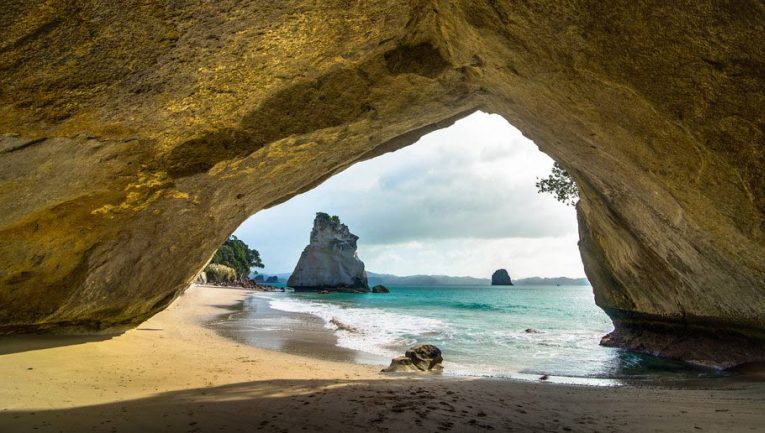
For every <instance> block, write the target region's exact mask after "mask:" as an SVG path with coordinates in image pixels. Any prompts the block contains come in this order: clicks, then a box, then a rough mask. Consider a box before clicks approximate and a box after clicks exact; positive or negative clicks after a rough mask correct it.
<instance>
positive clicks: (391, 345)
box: [269, 298, 447, 357]
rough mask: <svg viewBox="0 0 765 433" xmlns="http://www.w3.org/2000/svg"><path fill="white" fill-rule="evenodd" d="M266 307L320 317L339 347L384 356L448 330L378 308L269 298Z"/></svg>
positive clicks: (441, 324)
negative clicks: (419, 339) (423, 336)
mask: <svg viewBox="0 0 765 433" xmlns="http://www.w3.org/2000/svg"><path fill="white" fill-rule="evenodd" d="M269 306H270V307H271V308H273V309H274V310H280V311H286V312H291V313H304V314H311V315H313V316H317V317H320V318H321V319H322V320H323V321H324V327H325V328H327V329H330V330H332V331H334V333H335V335H336V336H337V340H338V341H337V345H338V346H340V347H344V348H346V349H352V350H358V351H362V352H367V353H372V354H375V355H380V356H386V357H393V356H397V355H400V354H401V349H402V348H406V347H408V346H411V345H413V344H415V343H417V336H421V335H427V334H433V333H441V332H444V331H445V330H446V329H447V324H446V323H444V322H442V321H441V320H438V319H432V318H426V317H418V316H413V315H407V314H403V313H398V312H392V311H386V310H382V309H379V308H354V307H347V306H343V305H337V304H330V303H325V302H321V301H314V300H303V299H295V298H289V299H285V298H278V299H275V298H270V299H269ZM338 323H339V324H340V326H338Z"/></svg>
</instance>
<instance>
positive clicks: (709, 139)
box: [0, 0, 765, 362]
mask: <svg viewBox="0 0 765 433" xmlns="http://www.w3.org/2000/svg"><path fill="white" fill-rule="evenodd" d="M0 22H1V23H3V25H2V26H0V72H2V73H0V330H1V332H19V331H36V330H43V329H47V328H72V327H81V328H86V329H94V328H95V329H99V328H105V327H115V326H131V325H134V324H136V323H139V322H140V321H142V320H144V319H145V318H147V317H149V316H151V315H152V314H154V313H156V312H157V311H159V310H161V309H162V308H164V307H165V306H167V305H168V304H169V303H170V302H171V301H172V300H173V299H174V298H175V297H176V296H177V295H178V294H179V293H181V292H182V291H183V290H184V288H185V287H186V286H187V284H188V283H189V282H191V281H192V280H193V278H194V277H195V275H196V274H197V273H198V271H199V270H201V269H202V267H203V266H204V265H205V263H207V261H208V260H209V259H210V257H211V256H212V254H213V252H214V251H215V249H216V248H217V246H218V245H220V244H221V243H222V242H223V241H224V240H225V239H226V237H227V236H228V235H229V234H230V233H231V232H232V231H233V230H234V229H235V228H236V227H237V226H238V225H239V224H240V223H241V222H242V221H244V220H245V219H246V218H247V217H249V216H250V215H252V214H253V213H255V212H257V211H258V210H261V209H264V208H267V207H269V206H273V205H275V204H277V203H280V202H282V201H284V200H286V199H288V198H289V197H291V196H293V195H295V194H298V193H300V192H302V191H305V190H307V189H309V188H311V187H312V186H313V185H316V184H318V183H320V182H322V181H323V180H324V179H326V178H327V177H329V176H331V175H332V174H333V173H336V172H338V171H340V170H343V169H344V168H346V167H348V166H350V165H351V164H353V163H355V162H357V161H361V160H364V159H368V158H372V157H374V156H376V155H379V154H381V153H384V152H389V151H393V150H396V149H398V148H400V147H402V146H406V145H408V144H411V143H413V142H414V141H415V140H416V139H417V138H418V137H420V136H421V135H423V134H424V133H426V132H429V131H432V130H434V129H438V128H441V127H444V126H446V125H449V124H450V123H451V122H453V121H454V120H455V119H458V118H460V117H462V116H464V115H466V114H467V113H470V112H472V111H474V110H476V109H481V110H484V111H488V112H493V113H498V114H501V115H502V116H504V117H505V118H506V119H507V120H508V121H510V122H511V123H512V124H513V125H515V126H516V127H518V128H519V129H521V130H522V131H523V133H524V134H525V135H527V136H528V137H530V138H532V139H533V140H534V141H535V142H536V143H537V144H538V145H539V148H540V149H541V150H542V151H544V152H546V153H547V154H549V155H550V156H551V157H553V158H554V159H555V160H556V161H557V162H559V163H561V164H562V165H563V167H564V168H565V169H566V170H567V171H568V172H569V173H570V174H571V175H572V176H573V178H574V179H575V180H576V182H577V184H578V186H579V189H580V197H581V201H580V203H579V205H578V209H577V211H578V216H579V221H580V223H579V226H580V238H581V241H580V250H581V253H582V258H583V261H584V266H585V271H586V273H587V276H588V278H589V280H590V281H591V283H592V285H593V288H594V291H595V299H596V302H597V303H598V305H600V306H601V307H602V308H603V309H604V310H605V311H606V312H607V313H608V314H609V315H610V316H611V317H612V318H613V320H614V324H615V326H616V328H617V330H618V332H619V334H617V335H618V336H619V338H613V339H612V340H613V341H614V342H616V343H615V344H621V345H624V346H627V347H632V348H635V349H638V350H644V351H654V352H657V353H659V354H664V355H667V356H679V357H684V358H690V357H693V356H695V355H694V354H693V353H691V352H678V353H676V352H669V351H667V347H670V346H672V345H673V344H674V343H676V342H678V341H681V340H683V339H687V338H692V339H700V338H703V339H709V341H711V342H715V344H705V345H704V347H712V348H713V347H719V350H718V353H717V354H716V355H714V356H716V357H718V361H720V362H723V361H726V362H727V361H732V362H738V361H744V360H755V359H758V358H759V359H762V358H763V357H765V354H763V350H765V349H762V348H763V347H765V344H762V342H763V341H765V315H763V314H762V312H763V311H765V152H763V149H765V132H764V131H765V121H764V120H763V117H762V107H763V106H765V90H764V89H765V72H764V71H765V66H764V65H765V50H763V49H762V47H763V46H765V29H764V28H763V23H764V22H765V8H763V6H762V2H761V1H759V0H740V1H736V2H705V1H700V2H683V3H680V2H602V1H597V0H582V1H575V2H560V1H556V0H543V1H536V2H529V3H521V2H496V1H488V0H471V1H463V0H455V1H445V0H443V1H442V0H406V1H404V0H385V1H382V0H369V1H364V2H358V3H353V2H341V1H333V0H329V1H322V2H303V1H297V0H295V1H293V0H286V1H279V2H273V1H266V0H253V1H247V2H244V1H239V0H222V1H216V2H193V1H186V0H182V1H180V2H167V1H160V0H146V1H141V2H138V1H113V2H94V1H79V2H71V1H66V0H50V1H45V2H43V1H39V0H37V1H35V0H6V1H4V2H3V7H2V8H0ZM499 187H500V186H498V188H499ZM649 328H650V335H653V336H654V337H650V338H649V337H648V334H646V333H645V332H644V331H646V330H647V329H649ZM641 336H642V337H641ZM638 337H640V338H638ZM740 341H748V342H751V343H753V344H752V345H742V344H741V343H739V342H740ZM667 345H669V346H667ZM726 345H727V346H728V347H726ZM731 345H733V346H735V348H741V347H747V348H753V349H745V350H743V351H742V350H730V349H732V348H731V347H730V346H731ZM688 347H692V346H688ZM758 348H759V349H758ZM688 350H689V351H692V349H688ZM704 357H705V358H709V357H712V355H711V354H705V355H704ZM726 357H727V358H729V359H727V360H726V359H724V358H726Z"/></svg>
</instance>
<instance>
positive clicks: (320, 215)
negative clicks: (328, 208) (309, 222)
mask: <svg viewBox="0 0 765 433" xmlns="http://www.w3.org/2000/svg"><path fill="white" fill-rule="evenodd" d="M316 218H317V219H318V220H320V221H324V222H326V223H332V224H340V217H339V216H337V215H332V216H329V214H328V213H326V212H316Z"/></svg>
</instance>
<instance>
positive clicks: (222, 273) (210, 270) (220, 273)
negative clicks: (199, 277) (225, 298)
mask: <svg viewBox="0 0 765 433" xmlns="http://www.w3.org/2000/svg"><path fill="white" fill-rule="evenodd" d="M205 273H206V274H207V281H209V282H211V283H233V282H235V281H236V271H235V270H234V269H233V268H231V267H228V266H226V265H220V264H218V263H210V264H209V265H207V266H206V267H205Z"/></svg>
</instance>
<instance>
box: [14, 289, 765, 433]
mask: <svg viewBox="0 0 765 433" xmlns="http://www.w3.org/2000/svg"><path fill="white" fill-rule="evenodd" d="M249 293H251V291H248V290H239V289H222V288H208V287H199V286H192V287H191V288H189V290H187V291H186V293H185V294H184V295H183V296H181V297H179V298H178V299H177V300H176V301H175V302H174V303H173V304H172V305H171V306H170V307H169V308H168V309H167V310H165V311H163V312H161V313H159V314H157V315H156V316H154V317H153V318H151V319H150V320H148V321H146V322H144V323H143V324H141V325H140V326H139V327H137V328H135V329H133V330H130V331H127V332H125V333H123V334H121V335H118V336H114V337H111V338H109V339H101V340H100V341H88V342H81V341H80V342H77V344H69V345H64V346H58V347H44V346H43V347H41V346H40V345H39V344H38V342H37V341H36V339H35V337H36V336H28V337H26V340H28V341H27V343H28V344H27V348H26V350H25V348H24V347H23V346H24V344H23V343H24V342H23V340H24V339H25V338H17V339H15V343H14V345H13V347H11V346H9V345H7V344H6V340H0V347H4V348H5V349H6V350H4V351H2V352H0V378H2V381H3V383H4V384H7V386H4V387H0V431H3V432H5V431H9V432H26V431H36V432H45V431H50V432H60V431H63V432H79V431H109V432H111V431H128V432H129V431H147V432H153V431H157V432H159V431H163V432H165V431H169V432H175V431H183V432H188V431H198V432H206V431H238V430H259V431H280V432H281V431H296V432H297V431H327V432H329V431H344V432H346V431H364V432H368V431H370V430H372V431H384V429H387V430H389V431H410V430H415V429H416V430H423V431H428V430H429V431H489V430H497V431H506V430H511V429H512V430H515V431H594V430H599V431H633V432H634V431H666V432H679V431H693V432H696V431H698V428H702V429H704V430H706V431H726V432H736V431H742V432H743V431H754V430H757V429H761V428H762V426H763V425H765V414H763V413H762V407H763V406H764V405H765V384H757V383H747V384H740V385H737V386H733V385H730V386H728V387H725V388H724V389H717V388H715V389H664V388H642V387H640V388H636V387H631V386H621V387H611V388H602V387H599V388H595V387H589V386H571V385H561V384H554V383H540V382H524V381H519V380H512V379H476V378H461V377H450V376H444V377H439V376H431V375H382V374H380V373H379V368H378V367H377V366H364V365H359V364H353V363H348V362H345V363H343V362H331V361H323V360H317V359H313V358H306V357H301V356H295V355H290V354H287V353H283V352H276V351H269V350H265V349H259V348H256V347H253V346H249V345H244V344H240V343H236V342H235V341H233V340H229V339H227V338H226V337H223V336H221V335H218V334H217V333H216V332H215V331H213V330H211V329H207V328H206V327H205V326H204V322H205V321H207V320H211V319H213V318H214V317H215V316H216V315H219V314H222V313H224V312H225V310H224V308H225V307H226V306H231V305H234V304H236V302H238V301H240V300H243V299H244V298H245V297H246V296H247V295H248V294H249ZM38 340H39V339H38ZM35 344H37V346H35ZM233 414H236V415H235V416H234V415H233ZM697 427H698V428H697Z"/></svg>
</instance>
